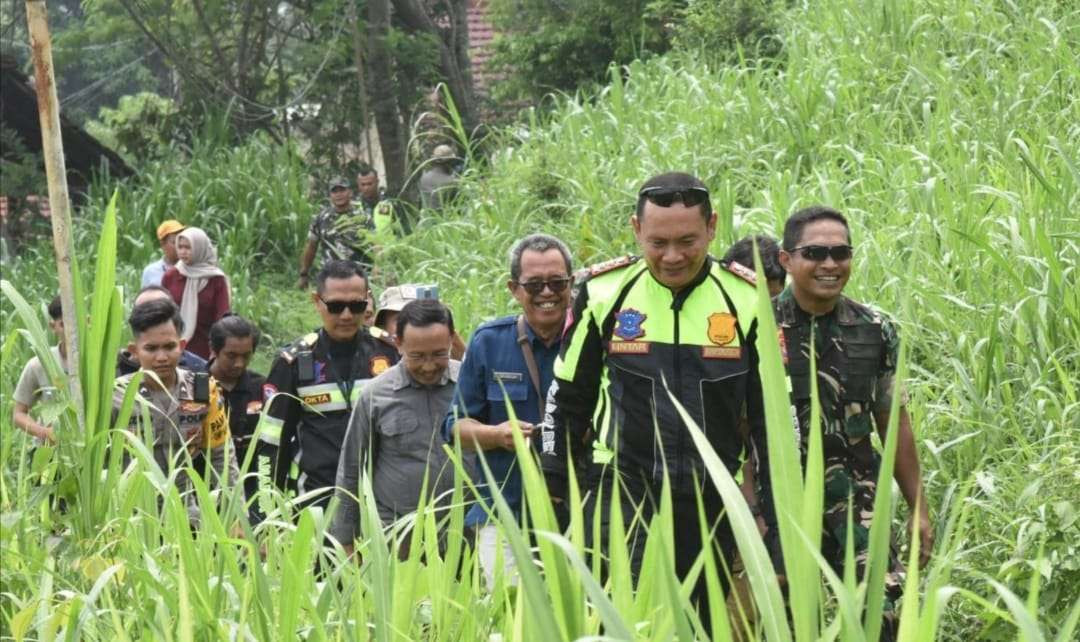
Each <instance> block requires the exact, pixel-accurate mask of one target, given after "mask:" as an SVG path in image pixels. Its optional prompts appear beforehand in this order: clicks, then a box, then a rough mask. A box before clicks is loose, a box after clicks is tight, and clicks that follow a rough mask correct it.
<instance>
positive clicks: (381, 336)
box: [367, 325, 397, 348]
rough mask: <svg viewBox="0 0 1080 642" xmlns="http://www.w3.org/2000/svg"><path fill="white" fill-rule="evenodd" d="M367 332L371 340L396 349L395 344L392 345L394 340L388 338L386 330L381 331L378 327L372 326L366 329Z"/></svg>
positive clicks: (388, 334)
mask: <svg viewBox="0 0 1080 642" xmlns="http://www.w3.org/2000/svg"><path fill="white" fill-rule="evenodd" d="M367 330H368V334H370V335H371V337H372V338H373V339H375V340H376V341H382V342H383V343H385V344H386V345H388V346H391V347H395V348H396V347H397V344H395V343H394V338H393V337H392V336H390V333H389V332H387V331H386V330H383V329H382V328H380V327H379V326H377V325H373V326H371V327H370V328H368V329H367Z"/></svg>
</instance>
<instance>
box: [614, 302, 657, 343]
mask: <svg viewBox="0 0 1080 642" xmlns="http://www.w3.org/2000/svg"><path fill="white" fill-rule="evenodd" d="M648 318H649V315H647V314H644V313H642V312H639V311H637V310H635V309H634V308H626V309H625V310H619V311H618V312H617V313H616V314H615V321H616V325H615V331H614V334H615V336H617V337H619V338H620V339H622V340H624V341H633V340H634V339H640V338H641V337H643V336H645V328H642V327H641V324H643V323H645V319H648Z"/></svg>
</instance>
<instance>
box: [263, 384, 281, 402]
mask: <svg viewBox="0 0 1080 642" xmlns="http://www.w3.org/2000/svg"><path fill="white" fill-rule="evenodd" d="M262 392H263V401H264V402H265V403H270V398H271V397H273V396H274V395H276V394H277V392H278V389H277V386H275V385H274V384H272V383H264V384H263V387H262Z"/></svg>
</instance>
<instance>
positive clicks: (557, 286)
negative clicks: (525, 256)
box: [514, 276, 573, 296]
mask: <svg viewBox="0 0 1080 642" xmlns="http://www.w3.org/2000/svg"><path fill="white" fill-rule="evenodd" d="M572 280H573V279H571V278H570V277H565V276H563V277H559V278H557V279H548V280H547V281H525V282H521V281H514V283H515V284H517V285H519V286H521V287H522V288H524V289H525V291H526V292H528V293H529V294H531V295H533V296H536V295H537V294H540V293H541V292H543V291H544V288H545V287H546V288H548V289H549V290H551V291H552V292H553V293H555V294H558V293H560V292H562V291H563V290H565V289H566V286H568V285H570V281H572Z"/></svg>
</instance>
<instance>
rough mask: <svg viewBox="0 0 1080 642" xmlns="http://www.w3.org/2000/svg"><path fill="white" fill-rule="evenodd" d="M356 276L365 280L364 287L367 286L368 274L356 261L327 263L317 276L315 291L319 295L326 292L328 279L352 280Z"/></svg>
mask: <svg viewBox="0 0 1080 642" xmlns="http://www.w3.org/2000/svg"><path fill="white" fill-rule="evenodd" d="M354 276H358V277H360V278H361V279H364V286H365V287H366V286H367V272H365V271H364V266H362V265H360V264H359V263H357V262H356V261H347V260H344V259H338V260H335V261H327V262H326V263H324V264H323V266H322V269H321V270H319V273H318V275H316V276H315V291H316V292H318V293H319V294H322V293H323V292H325V291H326V280H327V279H351V278H353V277H354Z"/></svg>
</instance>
